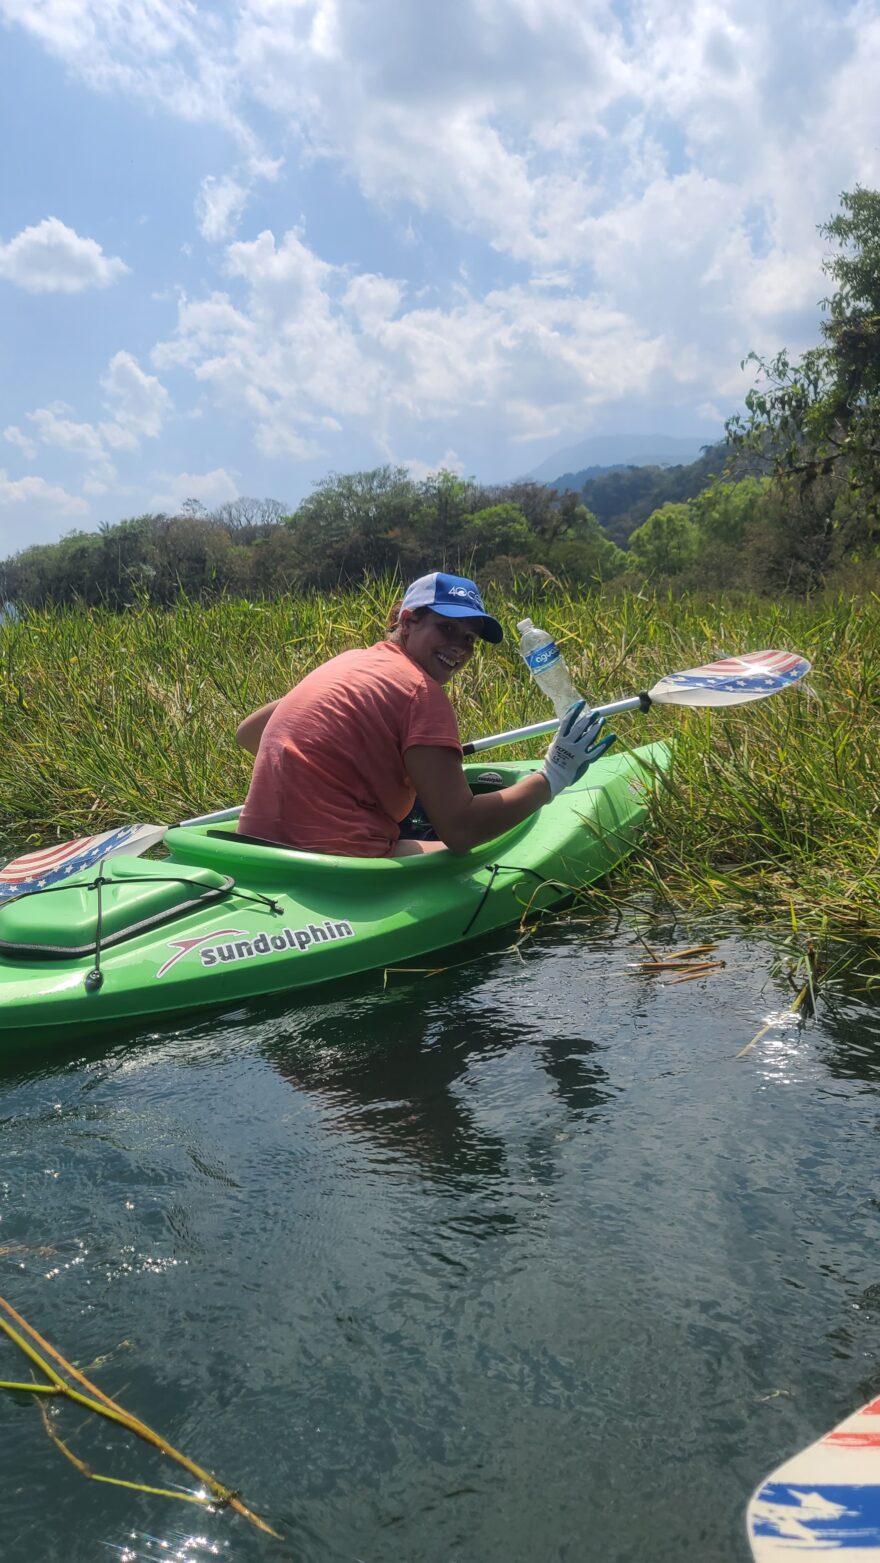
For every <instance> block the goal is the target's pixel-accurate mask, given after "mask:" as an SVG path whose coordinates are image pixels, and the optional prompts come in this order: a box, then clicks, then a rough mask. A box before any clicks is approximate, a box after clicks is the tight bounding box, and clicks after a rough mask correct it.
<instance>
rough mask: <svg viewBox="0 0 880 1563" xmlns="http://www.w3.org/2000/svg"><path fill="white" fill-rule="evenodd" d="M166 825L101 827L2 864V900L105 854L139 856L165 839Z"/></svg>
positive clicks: (98, 860)
mask: <svg viewBox="0 0 880 1563" xmlns="http://www.w3.org/2000/svg"><path fill="white" fill-rule="evenodd" d="M166 829H167V827H166V826H165V825H118V826H117V827H116V828H115V830H105V831H102V833H101V835H99V836H79V837H77V839H76V840H75V841H62V842H58V843H57V844H56V845H55V846H52V847H43V848H41V850H40V851H39V852H28V853H26V854H25V856H24V857H17V858H16V859H15V861H14V862H12V863H7V864H6V865H5V867H3V868H0V902H2V901H8V900H10V899H11V898H12V897H13V896H17V895H29V894H30V893H31V892H32V891H34V890H46V889H47V888H48V887H49V886H50V885H57V884H60V883H61V882H62V881H63V880H65V879H67V878H69V876H70V875H71V874H76V873H78V871H79V870H80V869H81V868H91V867H92V865H93V864H97V863H102V862H103V861H104V859H105V858H108V857H114V856H115V855H116V853H117V852H128V853H130V854H131V856H132V857H140V855H141V853H142V852H146V851H148V850H149V848H150V847H154V846H156V844H157V842H159V841H161V840H162V837H163V836H164V834H165V831H166Z"/></svg>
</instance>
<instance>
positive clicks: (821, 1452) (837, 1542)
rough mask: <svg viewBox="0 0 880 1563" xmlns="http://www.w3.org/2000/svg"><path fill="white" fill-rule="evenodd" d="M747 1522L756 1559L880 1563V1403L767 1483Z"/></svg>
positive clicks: (759, 1562)
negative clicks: (818, 1557) (834, 1558)
mask: <svg viewBox="0 0 880 1563" xmlns="http://www.w3.org/2000/svg"><path fill="white" fill-rule="evenodd" d="M747 1523H748V1530H749V1541H750V1542H751V1544H752V1555H753V1557H754V1559H755V1563H783V1559H785V1560H788V1563H790V1560H791V1559H792V1558H793V1557H795V1556H797V1557H801V1556H802V1555H806V1554H807V1553H809V1555H810V1556H811V1557H812V1556H813V1555H814V1554H816V1553H821V1555H822V1557H823V1558H826V1557H828V1556H829V1555H834V1554H837V1555H838V1556H839V1557H840V1558H841V1559H843V1558H852V1559H856V1558H858V1559H860V1560H863V1563H868V1560H869V1559H870V1560H871V1563H880V1400H873V1401H871V1402H870V1403H869V1404H868V1405H866V1406H862V1408H861V1410H860V1411H856V1412H855V1414H854V1415H853V1416H850V1417H847V1419H846V1421H845V1422H841V1423H840V1425H839V1426H838V1427H835V1428H834V1430H833V1432H830V1433H826V1434H825V1436H824V1438H820V1439H819V1440H818V1442H817V1443H815V1444H811V1445H810V1446H809V1448H808V1449H802V1450H801V1452H800V1454H796V1455H794V1456H793V1457H792V1459H790V1460H786V1462H785V1464H784V1465H781V1466H780V1467H779V1469H778V1470H777V1471H774V1472H773V1475H772V1476H769V1477H768V1478H767V1480H766V1481H765V1482H762V1483H761V1485H760V1487H759V1488H758V1490H757V1492H756V1493H755V1494H754V1496H753V1498H752V1501H751V1503H750V1504H749V1511H748V1520H747Z"/></svg>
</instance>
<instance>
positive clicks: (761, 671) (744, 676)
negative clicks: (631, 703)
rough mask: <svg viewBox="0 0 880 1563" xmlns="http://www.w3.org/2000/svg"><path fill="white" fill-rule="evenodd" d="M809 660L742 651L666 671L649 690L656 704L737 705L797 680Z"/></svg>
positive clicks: (796, 655) (794, 655)
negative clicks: (718, 659)
mask: <svg viewBox="0 0 880 1563" xmlns="http://www.w3.org/2000/svg"><path fill="white" fill-rule="evenodd" d="M809 671H810V663H809V662H808V661H807V659H806V657H802V656H800V655H799V653H798V652H796V651H746V652H744V653H743V655H742V656H741V657H723V658H722V659H721V661H720V662H707V663H706V664H705V666H703V667H700V668H686V669H685V671H684V672H683V673H670V674H669V675H668V676H667V677H666V678H661V679H660V681H659V683H657V684H655V685H654V688H653V689H651V690H649V694H650V696H651V699H652V701H654V703H655V704H656V705H672V706H741V705H745V704H746V702H747V701H749V700H763V699H765V697H766V696H767V695H775V694H777V693H778V692H779V690H780V689H788V688H789V687H790V685H792V684H798V683H800V680H801V679H802V678H803V677H804V676H805V674H807V673H809Z"/></svg>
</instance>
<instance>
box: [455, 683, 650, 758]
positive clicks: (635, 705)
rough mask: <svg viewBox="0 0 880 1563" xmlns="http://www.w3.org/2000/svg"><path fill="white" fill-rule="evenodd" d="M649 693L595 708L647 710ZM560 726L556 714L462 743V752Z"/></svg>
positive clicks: (602, 713)
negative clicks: (488, 736) (489, 736)
mask: <svg viewBox="0 0 880 1563" xmlns="http://www.w3.org/2000/svg"><path fill="white" fill-rule="evenodd" d="M648 699H649V697H648V696H647V695H631V696H629V698H628V699H626V700H612V702H611V704H610V705H607V706H595V707H594V708H593V709H594V710H595V711H597V712H598V713H599V715H600V716H614V715H615V714H616V713H617V712H618V711H638V710H640V709H641V710H647V706H646V704H645V702H646V701H647V700H648ZM558 726H559V717H558V716H554V717H552V718H551V720H550V721H549V722H533V723H532V725H531V727H514V728H512V729H511V731H510V732H509V733H495V734H493V736H492V737H491V738H475V739H473V741H472V742H471V743H467V744H462V746H461V747H462V754H479V753H480V751H481V750H483V749H495V748H498V747H500V746H501V744H515V743H519V741H520V739H521V738H540V736H541V734H542V733H555V731H556V729H557V727H558Z"/></svg>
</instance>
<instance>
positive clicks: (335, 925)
mask: <svg viewBox="0 0 880 1563" xmlns="http://www.w3.org/2000/svg"><path fill="white" fill-rule="evenodd" d="M356 937H357V935H356V933H355V930H354V928H353V927H352V925H351V923H348V922H331V920H330V919H329V918H327V919H326V920H325V921H324V922H323V923H309V925H308V927H307V928H282V929H281V931H280V933H271V934H270V933H265V932H263V933H258V934H248V933H245V932H244V930H243V929H242V928H215V929H213V931H212V932H211V933H204V934H202V935H201V936H200V937H199V938H197V939H169V941H168V945H169V948H170V949H172V950H174V952H175V953H174V954H173V955H172V956H171V957H170V958H169V959H168V960H167V961H165V962H164V964H163V965H162V966H160V967H159V970H158V971H157V973H156V976H157V977H164V975H165V973H166V971H170V969H171V967H172V966H176V964H177V962H178V961H179V960H182V959H183V957H184V955H189V954H190V953H191V952H192V951H194V950H198V952H199V959H200V960H201V963H202V965H203V966H206V967H207V966H217V965H222V966H226V965H228V964H229V963H230V962H233V961H250V960H254V959H255V958H258V957H259V956H261V955H281V954H284V955H288V954H290V953H293V954H294V955H302V954H303V953H304V952H305V951H306V950H309V949H311V948H312V947H313V946H315V945H317V944H329V943H332V942H333V941H334V940H336V939H354V938H356ZM220 940H223V941H224V942H223V943H222V944H221V943H220ZM209 941H210V942H209Z"/></svg>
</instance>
